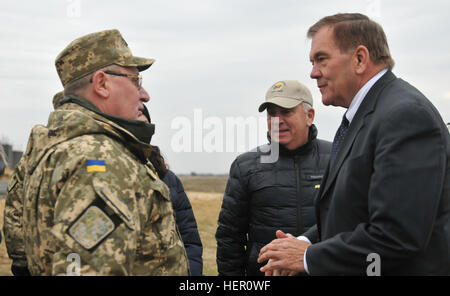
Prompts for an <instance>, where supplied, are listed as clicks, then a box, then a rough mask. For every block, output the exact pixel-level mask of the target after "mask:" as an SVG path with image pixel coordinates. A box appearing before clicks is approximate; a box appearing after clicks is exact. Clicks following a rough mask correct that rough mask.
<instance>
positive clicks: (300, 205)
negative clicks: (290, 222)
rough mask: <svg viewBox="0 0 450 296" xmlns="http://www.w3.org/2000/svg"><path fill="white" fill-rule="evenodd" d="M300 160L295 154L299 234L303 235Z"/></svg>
mask: <svg viewBox="0 0 450 296" xmlns="http://www.w3.org/2000/svg"><path fill="white" fill-rule="evenodd" d="M298 161H299V157H298V155H296V156H294V168H295V176H296V190H297V193H296V197H297V234H298V235H301V234H302V233H303V229H302V215H301V209H302V203H301V197H300V172H299V164H298ZM298 235H297V236H298Z"/></svg>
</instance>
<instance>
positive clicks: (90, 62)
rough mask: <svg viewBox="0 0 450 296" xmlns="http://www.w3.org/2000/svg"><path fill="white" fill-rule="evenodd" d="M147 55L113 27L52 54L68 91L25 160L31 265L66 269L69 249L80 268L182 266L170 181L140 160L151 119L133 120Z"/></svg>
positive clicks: (115, 270) (153, 270) (43, 270)
mask: <svg viewBox="0 0 450 296" xmlns="http://www.w3.org/2000/svg"><path fill="white" fill-rule="evenodd" d="M153 61H154V60H152V59H144V58H137V57H133V56H132V54H131V51H130V50H129V48H128V46H127V44H126V42H125V41H124V40H123V38H122V36H121V35H120V33H119V32H118V31H117V30H109V31H103V32H99V33H94V34H89V35H87V36H84V37H81V38H79V39H76V40H75V41H73V42H72V43H71V44H69V45H68V46H67V47H66V48H65V49H64V50H63V52H61V54H60V55H59V56H58V57H57V59H56V68H57V71H58V74H59V76H60V79H61V81H62V83H63V85H64V88H65V90H64V92H65V97H64V98H63V99H62V101H61V102H60V106H59V107H58V109H57V110H55V111H54V112H53V113H51V114H50V117H49V122H48V125H47V126H46V127H44V126H36V127H34V128H33V130H32V132H31V136H30V139H29V143H28V147H27V151H26V153H25V158H24V160H23V161H24V163H25V165H24V166H25V172H24V179H23V194H24V195H23V196H24V199H23V228H24V245H25V248H24V252H25V254H26V260H27V266H28V270H29V271H30V273H31V274H33V275H64V274H67V272H72V271H73V270H71V268H72V266H73V264H72V262H71V258H74V256H73V254H75V258H76V257H77V256H78V258H80V261H79V262H80V265H79V267H80V269H79V274H81V275H188V273H189V270H188V269H189V268H188V262H187V258H186V252H185V250H184V247H183V243H182V241H181V239H180V235H179V233H178V230H177V228H176V225H175V220H174V217H173V210H172V206H171V202H170V196H169V192H168V189H167V187H166V186H165V185H164V183H163V182H162V181H161V180H159V179H158V177H157V175H156V173H155V171H154V169H153V166H152V165H151V163H149V162H147V158H148V156H149V154H150V152H151V147H150V145H148V144H145V143H148V142H149V141H148V140H149V139H148V135H151V134H153V129H154V126H152V125H150V124H147V123H144V122H141V121H138V120H137V118H138V117H139V116H140V115H141V112H142V110H143V103H144V102H146V101H148V100H149V96H148V94H147V92H146V91H145V90H144V88H142V87H141V76H140V75H139V74H138V72H139V71H143V70H145V69H147V68H148V67H150V65H151V64H152V63H153ZM11 182H14V179H13V180H12V181H11ZM17 184H18V182H17ZM17 184H16V185H14V184H13V183H11V184H10V186H9V187H10V190H12V191H14V187H15V186H17ZM75 273H78V270H76V269H75Z"/></svg>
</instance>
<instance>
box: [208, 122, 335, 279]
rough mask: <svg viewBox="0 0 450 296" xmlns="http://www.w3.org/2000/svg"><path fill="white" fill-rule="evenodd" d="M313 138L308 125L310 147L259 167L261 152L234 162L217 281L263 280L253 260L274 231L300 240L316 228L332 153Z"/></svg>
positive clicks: (219, 244)
mask: <svg viewBox="0 0 450 296" xmlns="http://www.w3.org/2000/svg"><path fill="white" fill-rule="evenodd" d="M316 136H317V129H316V127H315V126H314V125H312V126H311V127H310V130H309V141H308V143H306V144H305V145H303V146H302V147H300V148H298V149H296V150H293V151H290V150H287V149H284V148H283V147H282V146H280V153H279V154H280V155H279V159H278V161H276V162H275V163H261V155H262V153H261V152H259V151H260V150H259V149H258V152H256V151H255V152H247V153H244V154H242V155H240V156H239V157H237V158H236V160H235V161H234V162H233V164H232V165H231V169H230V176H229V179H228V183H227V187H226V191H225V195H224V198H223V203H222V209H221V211H220V215H219V221H218V228H217V232H216V239H217V266H218V271H219V275H234V276H236V275H238V276H240V275H263V273H260V272H259V268H260V267H261V266H263V265H264V264H265V263H264V264H262V265H261V264H258V263H257V262H256V260H257V258H258V254H259V251H260V249H261V248H262V247H263V246H264V245H266V244H267V243H269V242H270V241H271V240H273V239H275V238H276V237H275V232H276V230H278V229H280V230H282V231H284V232H286V233H290V234H292V235H294V236H299V235H301V234H302V233H303V232H305V231H306V230H307V229H308V228H309V227H311V226H313V225H314V224H315V210H314V198H315V196H316V194H317V193H318V191H319V190H318V188H319V186H320V183H321V180H322V176H323V173H324V171H325V168H326V166H327V164H328V160H329V154H330V151H331V143H330V142H327V141H323V140H319V139H316ZM259 148H261V147H259ZM261 151H267V148H266V150H263V149H261Z"/></svg>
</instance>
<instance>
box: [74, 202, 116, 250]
mask: <svg viewBox="0 0 450 296" xmlns="http://www.w3.org/2000/svg"><path fill="white" fill-rule="evenodd" d="M114 228H115V226H114V222H113V221H112V220H111V218H110V217H108V215H106V214H105V213H104V212H103V211H102V210H101V209H99V208H98V207H97V206H90V207H89V208H88V209H87V210H86V211H85V212H84V213H83V214H82V215H81V216H80V217H79V218H78V220H77V221H76V222H75V223H74V224H72V226H71V227H70V228H69V234H70V236H71V237H72V238H73V239H74V240H75V241H76V242H78V243H79V244H80V245H82V246H83V247H84V248H85V249H87V250H89V249H92V248H93V247H95V246H96V245H97V244H98V243H99V242H101V241H102V240H103V239H104V238H105V237H107V236H108V235H109V234H110V233H111V232H112V231H113V230H114Z"/></svg>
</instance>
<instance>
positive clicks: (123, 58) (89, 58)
mask: <svg viewBox="0 0 450 296" xmlns="http://www.w3.org/2000/svg"><path fill="white" fill-rule="evenodd" d="M154 62H155V60H154V59H147V58H140V57H135V56H133V54H132V53H131V50H130V48H129V47H128V44H127V42H126V41H125V40H124V39H123V37H122V35H121V34H120V32H119V31H118V30H116V29H113V30H106V31H101V32H97V33H92V34H88V35H86V36H83V37H80V38H77V39H75V40H74V41H72V42H71V43H70V44H69V45H68V46H67V47H66V48H65V49H64V50H63V51H62V52H61V53H60V54H59V55H58V56H57V57H56V60H55V66H56V71H57V72H58V75H59V78H60V79H61V82H62V84H63V86H65V85H66V84H68V83H70V82H72V81H74V80H77V79H79V78H82V77H84V76H86V75H88V74H90V73H93V72H95V71H97V70H98V69H101V68H103V67H106V66H109V65H112V64H116V65H119V66H123V67H137V69H138V70H139V71H144V70H146V69H148V67H150V66H151V65H152V64H153V63H154Z"/></svg>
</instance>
